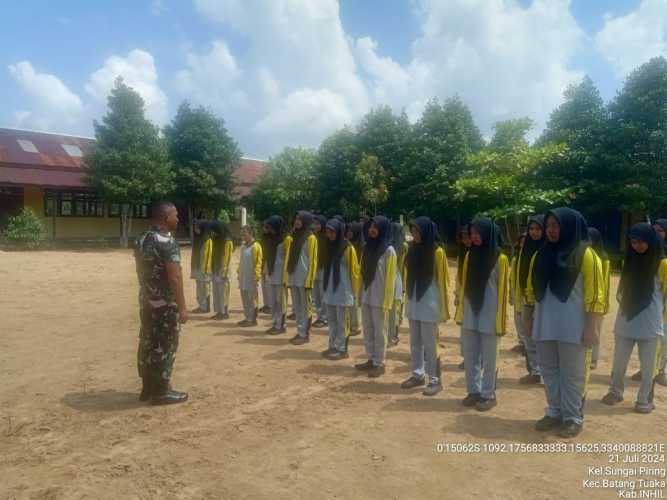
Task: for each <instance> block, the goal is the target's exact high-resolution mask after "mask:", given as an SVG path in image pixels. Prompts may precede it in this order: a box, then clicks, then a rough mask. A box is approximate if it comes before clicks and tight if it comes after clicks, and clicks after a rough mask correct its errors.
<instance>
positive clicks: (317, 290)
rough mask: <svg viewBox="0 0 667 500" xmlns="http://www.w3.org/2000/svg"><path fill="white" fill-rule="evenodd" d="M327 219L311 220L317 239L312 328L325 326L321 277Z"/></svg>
mask: <svg viewBox="0 0 667 500" xmlns="http://www.w3.org/2000/svg"><path fill="white" fill-rule="evenodd" d="M326 225H327V218H326V217H325V216H324V215H315V217H314V220H313V234H314V235H315V237H316V238H317V256H318V258H317V272H316V273H315V283H314V284H313V304H314V306H315V322H314V323H313V328H322V327H325V326H327V306H326V304H325V303H324V300H323V295H324V290H323V289H322V276H323V274H324V271H323V269H324V261H325V260H326V256H325V255H326V249H327V246H328V245H327V241H328V240H327V236H326V230H325V226H326Z"/></svg>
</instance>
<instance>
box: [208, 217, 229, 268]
mask: <svg viewBox="0 0 667 500" xmlns="http://www.w3.org/2000/svg"><path fill="white" fill-rule="evenodd" d="M210 229H211V239H212V240H213V273H214V274H219V273H220V270H221V269H222V257H223V255H222V254H223V253H224V250H225V242H226V241H228V240H231V239H232V235H231V233H230V232H229V228H228V227H227V224H225V223H224V222H222V221H219V220H215V221H212V222H211V224H210Z"/></svg>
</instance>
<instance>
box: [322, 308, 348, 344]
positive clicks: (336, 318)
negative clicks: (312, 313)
mask: <svg viewBox="0 0 667 500" xmlns="http://www.w3.org/2000/svg"><path fill="white" fill-rule="evenodd" d="M326 308H327V317H328V318H329V325H328V326H329V349H335V350H336V351H338V352H347V341H348V338H349V337H350V308H349V307H346V306H331V305H328V304H327V305H326Z"/></svg>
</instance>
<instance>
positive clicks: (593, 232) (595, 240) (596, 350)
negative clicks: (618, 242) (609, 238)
mask: <svg viewBox="0 0 667 500" xmlns="http://www.w3.org/2000/svg"><path fill="white" fill-rule="evenodd" d="M588 239H589V241H590V242H591V248H592V249H593V251H595V254H596V255H597V256H598V257H599V258H600V262H602V279H603V280H604V304H605V306H604V315H606V314H607V313H608V312H609V288H610V278H611V276H610V269H609V268H610V262H609V255H608V254H607V251H606V250H605V249H604V242H603V241H602V234H600V231H598V230H597V229H596V228H594V227H589V228H588ZM603 321H604V316H603V317H602V318H600V321H599V322H598V339H599V338H600V336H601V334H602V323H603ZM599 359H600V342H598V343H597V344H595V345H594V346H593V356H592V359H591V370H595V369H596V368H597V367H598V360H599Z"/></svg>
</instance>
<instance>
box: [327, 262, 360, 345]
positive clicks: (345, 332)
mask: <svg viewBox="0 0 667 500" xmlns="http://www.w3.org/2000/svg"><path fill="white" fill-rule="evenodd" d="M323 298H324V302H325V304H326V307H327V317H328V318H329V325H328V326H329V349H336V350H337V351H339V352H346V351H347V339H348V337H349V334H350V308H351V307H352V306H353V305H354V291H353V289H352V281H351V280H350V269H349V267H348V265H347V262H346V259H345V255H343V258H341V261H340V281H339V283H338V287H337V288H336V289H335V290H334V277H333V266H332V268H331V270H330V271H329V282H328V287H327V289H326V290H324V297H323Z"/></svg>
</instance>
